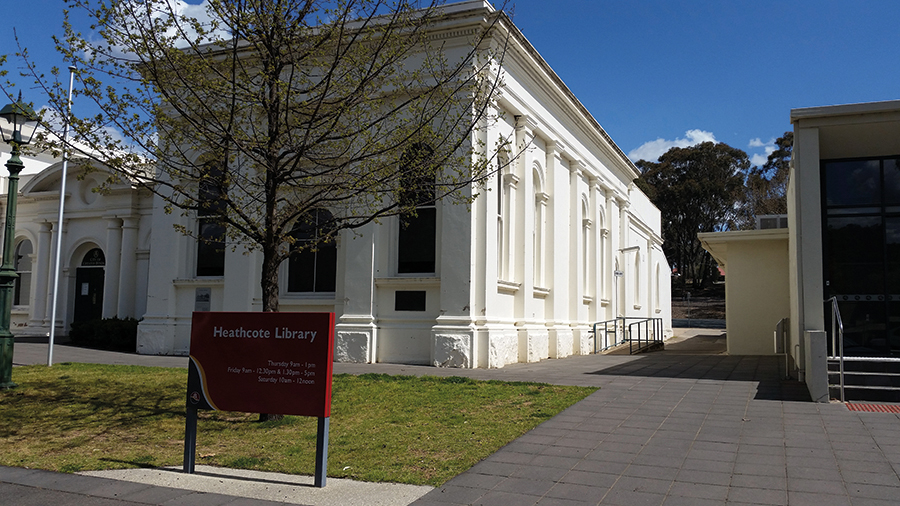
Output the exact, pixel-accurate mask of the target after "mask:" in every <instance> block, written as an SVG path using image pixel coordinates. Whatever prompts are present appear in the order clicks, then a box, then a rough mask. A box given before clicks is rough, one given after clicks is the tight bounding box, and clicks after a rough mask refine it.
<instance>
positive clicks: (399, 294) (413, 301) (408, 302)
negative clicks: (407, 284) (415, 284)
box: [394, 290, 425, 311]
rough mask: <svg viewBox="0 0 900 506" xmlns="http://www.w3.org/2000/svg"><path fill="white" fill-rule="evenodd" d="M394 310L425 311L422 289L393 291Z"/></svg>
mask: <svg viewBox="0 0 900 506" xmlns="http://www.w3.org/2000/svg"><path fill="white" fill-rule="evenodd" d="M394 311H425V292H424V291H405V290H398V291H396V292H394Z"/></svg>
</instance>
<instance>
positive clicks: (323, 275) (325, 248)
mask: <svg viewBox="0 0 900 506" xmlns="http://www.w3.org/2000/svg"><path fill="white" fill-rule="evenodd" d="M336 277H337V246H336V245H335V244H334V242H332V243H329V244H322V245H320V246H319V251H317V252H316V291H317V292H333V291H334V289H335V283H336V279H335V278H336Z"/></svg>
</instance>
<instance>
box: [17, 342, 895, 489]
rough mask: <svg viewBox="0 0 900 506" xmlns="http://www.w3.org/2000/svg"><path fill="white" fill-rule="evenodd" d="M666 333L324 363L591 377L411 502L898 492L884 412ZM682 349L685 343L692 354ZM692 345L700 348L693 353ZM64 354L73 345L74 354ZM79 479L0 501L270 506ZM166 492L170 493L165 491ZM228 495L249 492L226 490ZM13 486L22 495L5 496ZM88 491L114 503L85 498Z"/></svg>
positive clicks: (98, 356) (766, 363) (35, 484)
mask: <svg viewBox="0 0 900 506" xmlns="http://www.w3.org/2000/svg"><path fill="white" fill-rule="evenodd" d="M679 334H682V337H692V336H700V339H698V340H696V341H691V340H690V339H688V340H684V339H682V340H680V341H681V345H680V346H672V347H671V348H672V349H671V350H670V351H664V352H657V353H653V354H648V355H641V356H636V357H632V356H615V355H606V356H604V355H591V356H583V357H571V358H568V359H563V360H545V361H543V362H540V363H535V364H515V365H511V366H507V367H504V368H503V369H495V370H459V369H452V370H448V369H435V368H431V367H418V366H403V365H390V364H374V365H363V364H335V373H352V374H357V373H369V372H375V373H384V374H411V375H436V376H450V375H457V376H467V377H471V378H477V379H497V380H505V381H539V382H547V383H556V384H572V385H588V386H598V387H601V389H600V390H599V391H597V392H596V393H594V394H592V395H591V396H589V397H588V398H587V399H585V400H584V401H582V402H580V403H578V404H576V405H574V406H572V407H571V408H569V409H568V410H566V411H564V412H563V413H561V414H560V415H558V416H556V417H555V418H553V419H551V420H549V421H547V422H545V423H543V424H542V425H540V426H539V427H537V428H536V429H534V430H533V431H531V432H529V433H528V434H526V435H525V436H523V437H521V438H519V439H517V440H516V441H514V442H512V443H510V444H509V445H507V446H506V447H505V448H503V449H501V450H500V451H498V452H497V453H495V454H493V455H491V456H490V457H488V458H487V459H485V460H484V461H482V462H480V463H479V464H477V465H475V466H474V467H473V468H472V469H470V470H469V471H466V472H465V473H463V474H461V475H459V476H457V477H456V478H454V479H452V480H450V481H449V482H447V483H446V484H445V485H444V486H442V487H440V488H437V489H434V490H432V491H430V492H428V493H426V494H425V495H424V496H422V497H421V498H420V499H418V500H416V501H414V502H413V503H412V504H414V505H416V506H431V505H441V506H448V505H454V504H467V505H468V504H473V505H505V504H510V505H531V504H541V505H576V504H589V505H597V504H604V505H606V504H610V505H627V506H632V505H643V504H648V505H681V504H686V505H698V506H704V505H713V504H726V503H727V504H737V505H740V504H768V505H782V504H790V505H805V504H815V505H816V506H823V505H832V504H834V505H842V504H848V505H854V506H858V505H888V504H897V503H898V502H900V477H898V471H900V418H898V415H897V414H894V413H884V412H877V413H870V412H860V411H851V410H849V409H848V407H847V406H846V405H843V404H814V403H811V402H809V400H808V396H807V393H806V391H805V388H804V387H803V386H802V385H800V384H798V383H796V382H793V381H781V379H780V378H781V375H782V372H781V370H782V368H783V364H782V363H781V362H780V361H779V359H778V358H776V357H730V356H727V355H720V354H714V353H719V352H720V351H718V350H719V348H716V347H715V346H713V345H714V344H715V341H717V340H718V341H719V342H720V343H721V339H720V335H719V334H720V333H719V331H710V330H701V331H684V330H682V329H679ZM685 334H687V335H685ZM673 344H674V343H673ZM41 346H42V347H43V348H42V349H43V352H42V353H43V356H42V358H40V360H38V363H44V362H45V361H46V345H40V344H33V343H24V344H23V345H20V344H19V343H17V344H16V348H15V352H16V355H15V361H16V363H29V361H31V360H35V359H34V358H33V357H40V355H41V351H40V350H39V349H38V347H41ZM691 346H694V347H695V348H696V350H694V351H693V352H692V351H691ZM67 348H68V347H57V351H56V354H57V356H58V357H59V361H66V360H71V361H75V359H74V358H66V357H67V356H68V355H67V354H68V350H67ZM697 352H703V353H707V354H706V355H696V354H692V353H697ZM72 353H73V355H72V356H75V355H76V354H77V352H76V350H72ZM711 353H712V354H711ZM89 354H90V355H91V356H92V359H90V360H84V361H87V362H104V363H109V362H105V361H106V360H110V361H115V360H124V357H122V356H118V355H124V356H125V357H129V356H130V357H132V360H135V361H144V360H150V361H153V360H158V361H159V362H160V365H162V363H163V362H167V361H169V360H176V361H177V360H181V361H183V362H184V363H185V364H186V359H184V358H173V357H138V356H133V355H128V354H117V356H107V355H105V354H103V353H102V352H94V351H91V352H89ZM79 361H81V360H79ZM113 363H122V362H113ZM893 408H894V406H889V407H888V408H887V409H889V410H890V409H893ZM898 411H900V410H898ZM22 476H24V478H22ZM221 479H223V480H224V479H225V478H221ZM81 480H88V481H81ZM91 480H106V479H105V478H96V477H85V476H76V475H59V474H56V473H47V472H43V471H28V470H20V469H10V468H0V504H52V503H55V504H85V505H88V504H91V505H94V504H97V505H101V504H102V505H107V504H109V505H126V504H128V505H131V504H172V505H175V504H184V505H198V506H199V505H201V504H229V505H233V504H260V505H264V504H273V503H272V502H268V501H267V500H265V499H263V498H262V497H261V496H259V495H254V493H252V492H249V491H247V492H242V490H249V487H246V488H243V489H242V488H241V487H238V488H236V489H228V490H229V492H222V491H220V494H222V495H221V496H220V495H218V494H204V493H198V492H196V491H193V492H191V491H185V490H180V491H178V492H173V490H176V489H173V488H168V487H159V486H151V485H147V484H146V483H144V484H141V485H140V486H142V487H148V488H147V489H144V492H143V494H145V495H144V496H142V497H151V498H154V497H155V496H154V494H155V493H157V492H158V493H159V494H161V495H160V496H159V497H158V498H156V499H158V501H157V502H151V501H146V502H139V501H134V500H132V497H126V498H123V499H116V500H113V499H110V498H109V495H108V494H107V495H103V494H100V493H97V494H93V493H92V490H104V489H108V488H109V487H115V486H116V485H114V483H119V485H117V486H119V487H126V486H138V485H136V484H130V485H125V483H126V482H123V481H118V480H115V481H101V482H94V481H91ZM251 481H253V480H251ZM275 481H281V479H280V478H279V479H276V480H275ZM329 482H331V480H329ZM59 483H71V485H65V486H63V485H59ZM72 489H78V491H73V490H72ZM221 490H225V489H224V487H223V489H221ZM232 490H233V491H232ZM327 490H328V489H327V487H326V493H327ZM155 491H156V492H155ZM54 493H56V494H61V495H60V496H59V497H56V496H53V497H55V499H54V500H52V501H51V500H44V499H47V497H50V496H46V494H51V496H52V494H54ZM9 494H13V495H9ZM22 494H24V495H22ZM62 494H64V495H62ZM167 494H175V495H174V496H172V497H169V498H167V497H168V496H167ZM388 494H390V493H388ZM241 495H244V496H247V497H249V498H239V496H241ZM20 496H22V497H33V498H34V499H33V500H31V501H32V502H10V501H8V500H6V499H7V498H9V497H20ZM42 498H43V499H42ZM95 499H96V501H101V500H102V501H111V500H113V501H118V502H91V501H93V500H95ZM125 499H127V501H125ZM251 499H253V500H251ZM281 500H283V499H281ZM292 500H295V501H297V503H302V504H314V502H312V500H313V499H307V498H305V497H300V496H298V497H295V498H293V499H292ZM375 500H376V496H375V495H370V496H368V497H367V498H366V499H364V500H362V502H358V503H356V502H348V503H347V504H373V503H375V502H374V501H375ZM406 500H410V499H406ZM67 501H71V502H67ZM79 501H81V502H79ZM122 501H124V502H122ZM167 501H168V502H167ZM228 501H230V502H228Z"/></svg>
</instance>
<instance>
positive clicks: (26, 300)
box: [13, 239, 34, 306]
mask: <svg viewBox="0 0 900 506" xmlns="http://www.w3.org/2000/svg"><path fill="white" fill-rule="evenodd" d="M32 253H34V248H33V247H32V246H31V241H29V240H28V239H24V240H22V241H20V242H19V244H18V245H16V253H15V254H16V256H15V258H14V259H13V261H14V262H15V269H16V274H18V275H19V277H18V278H16V288H15V292H14V295H13V305H14V306H27V305H29V304H30V303H31V254H32Z"/></svg>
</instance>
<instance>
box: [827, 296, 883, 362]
mask: <svg viewBox="0 0 900 506" xmlns="http://www.w3.org/2000/svg"><path fill="white" fill-rule="evenodd" d="M838 307H839V308H840V311H841V321H842V322H843V324H844V353H845V354H847V355H858V356H872V355H885V354H887V353H888V352H889V351H890V344H889V342H888V340H887V333H886V332H885V330H886V321H885V316H886V315H885V303H884V302H881V301H878V302H856V301H847V302H838Z"/></svg>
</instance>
